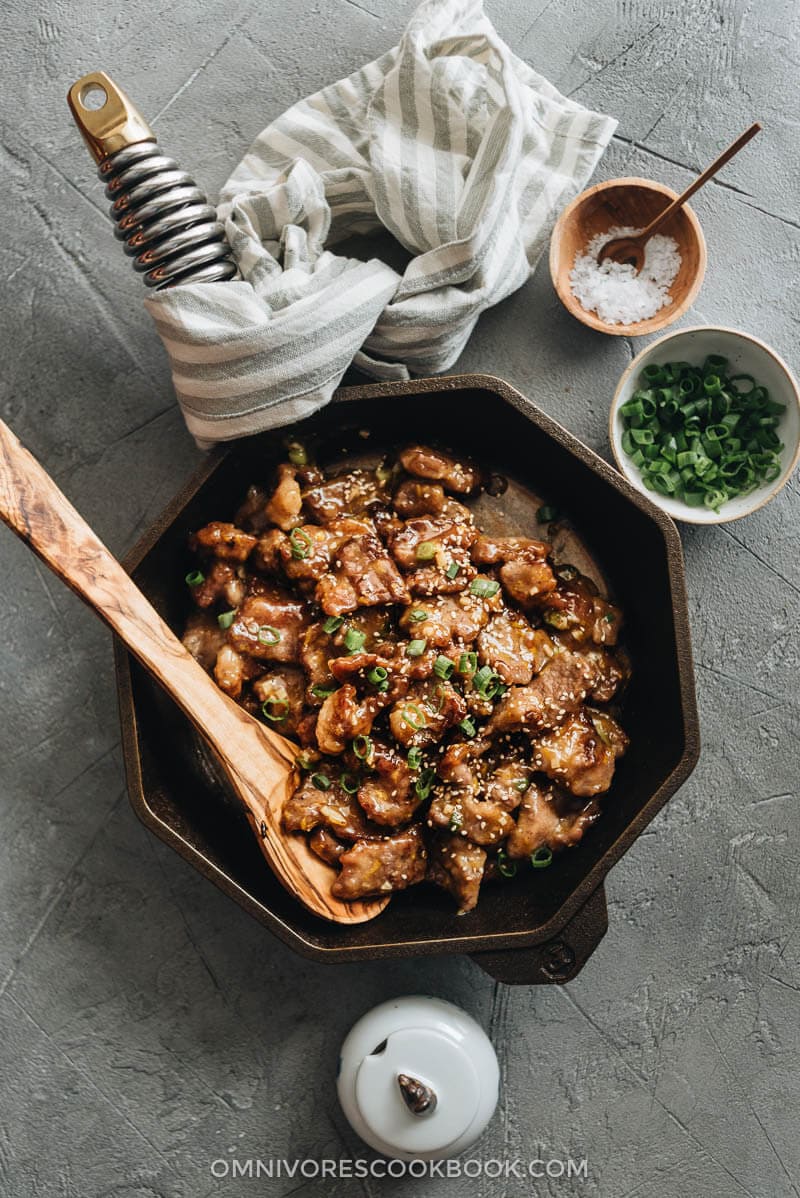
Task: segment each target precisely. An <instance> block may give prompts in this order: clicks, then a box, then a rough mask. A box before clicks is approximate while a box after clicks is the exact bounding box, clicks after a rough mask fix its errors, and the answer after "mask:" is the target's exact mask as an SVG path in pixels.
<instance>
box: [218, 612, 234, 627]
mask: <svg viewBox="0 0 800 1198" xmlns="http://www.w3.org/2000/svg"><path fill="white" fill-rule="evenodd" d="M235 619H236V611H235V610H234V611H221V612H220V613H219V615H218V616H217V623H218V624H219V626H220V628H222V629H223V631H225V630H227V629H228V628H230V626H231V624H232V623H233V621H234V620H235Z"/></svg>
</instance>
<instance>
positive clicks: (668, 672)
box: [117, 375, 699, 983]
mask: <svg viewBox="0 0 800 1198" xmlns="http://www.w3.org/2000/svg"><path fill="white" fill-rule="evenodd" d="M292 439H302V440H303V441H306V442H312V441H313V443H314V445H315V446H316V448H317V456H318V460H319V461H320V462H321V464H323V465H330V464H336V463H342V464H352V463H354V462H358V461H368V462H370V463H371V462H375V461H376V460H378V459H379V457H380V456H381V455H382V453H383V452H384V451H387V450H389V451H391V450H395V449H397V448H399V447H400V446H401V445H403V444H405V443H408V442H410V441H412V440H432V441H434V442H437V443H440V444H442V445H444V446H449V447H451V448H453V449H455V450H458V451H461V452H462V453H464V454H469V455H470V456H472V457H474V458H476V459H477V460H478V462H479V463H480V464H481V465H482V466H483V467H484V468H485V469H487V470H489V471H493V472H495V473H497V474H499V475H501V476H503V477H505V478H507V479H508V480H509V487H508V490H507V491H506V493H505V494H504V495H503V496H502V497H500V498H499V499H491V498H488V497H483V498H481V499H480V500H479V501H478V502H479V510H478V519H479V522H480V523H481V524H482V525H483V526H484V527H486V528H487V530H488V531H496V532H499V531H501V529H505V530H507V531H510V532H514V531H520V530H522V531H526V532H528V533H529V534H532V535H537V533H540V532H541V529H540V528H539V526H538V525H537V524H536V521H535V512H536V510H537V508H538V507H539V505H540V503H541V502H542V501H546V502H547V503H548V504H551V505H554V506H556V507H557V508H558V509H560V510H561V511H563V512H564V513H565V515H566V521H565V523H564V525H563V526H562V527H561V529H560V531H559V533H558V535H557V536H556V538H555V543H556V545H557V548H558V550H559V554H558V555H559V557H560V559H561V560H567V559H569V560H572V561H574V562H575V564H576V565H578V566H579V567H580V568H582V569H584V570H586V571H587V572H588V573H591V574H593V575H594V577H595V578H596V579H597V580H598V581H599V582H600V583H601V585H604V586H606V587H607V589H608V590H609V591H610V593H611V594H612V596H613V598H614V599H615V600H616V601H617V602H619V603H620V605H621V606H622V608H623V611H624V613H625V618H626V626H625V646H626V649H627V650H628V652H629V654H630V657H631V659H632V665H633V678H632V682H631V685H630V687H629V688H628V690H627V692H626V693H625V695H624V697H623V699H622V702H621V707H620V713H619V714H620V718H621V721H622V724H623V726H624V727H625V729H626V731H627V732H628V734H629V735H630V737H631V748H630V750H629V752H628V754H627V756H626V757H625V758H624V759H623V760H622V761H620V762H619V763H618V767H617V773H616V776H615V779H614V783H613V786H612V789H611V791H610V793H609V794H608V796H606V797H605V799H604V801H603V806H604V811H603V816H602V818H601V819H600V820H599V821H598V823H597V824H596V825H595V826H594V827H593V828H592V829H590V831H589V832H588V833H587V834H586V836H585V837H584V839H583V841H582V842H581V843H580V844H579V845H578V846H577V847H576V848H574V849H570V850H567V851H565V852H564V853H561V854H559V855H557V856H556V858H555V860H554V862H553V865H552V866H551V867H550V868H549V869H547V870H541V871H530V870H520V871H519V873H518V875H517V877H516V878H514V879H513V880H508V881H504V882H502V883H492V884H487V885H485V886H484V888H483V890H482V892H481V898H480V901H479V904H478V907H477V908H476V910H475V911H473V912H471V913H470V914H468V915H465V916H457V915H456V914H455V912H454V909H453V901H452V899H451V898H450V896H448V895H446V894H444V893H443V892H440V891H438V890H436V889H435V888H434V887H432V886H428V885H423V886H416V887H413V888H411V889H410V890H408V891H406V892H403V893H400V894H398V895H395V896H394V897H393V899H392V902H391V903H390V905H389V907H388V909H387V910H386V911H385V912H384V913H383V914H382V915H380V916H379V917H378V918H377V919H376V920H374V921H373V922H371V923H368V924H364V925H360V926H356V927H347V928H341V927H337V926H334V925H330V924H326V923H325V922H324V921H322V920H319V919H316V918H315V917H314V916H312V915H310V914H309V913H308V912H306V911H304V910H303V909H302V908H301V907H300V905H299V904H298V903H297V902H295V901H294V900H292V898H291V897H290V896H289V895H288V894H286V892H285V891H283V889H282V887H281V886H280V885H279V884H278V883H277V882H276V880H275V879H274V878H273V877H272V876H271V875H270V874H269V871H268V870H266V869H265V867H264V864H263V858H262V857H261V855H260V853H259V851H258V848H257V847H256V846H254V845H253V843H252V840H251V837H250V832H249V830H248V828H247V827H246V826H245V825H244V823H243V821H242V820H241V819H240V818H239V814H238V812H237V811H236V810H235V809H234V808H232V807H231V805H230V803H229V801H228V800H227V798H226V795H225V789H224V784H223V783H222V782H221V781H220V779H219V778H218V776H217V775H216V773H215V771H214V770H213V769H212V768H210V767H209V762H208V759H207V756H206V754H205V753H204V751H203V750H202V748H201V747H200V744H199V742H198V740H197V739H196V737H195V735H194V734H193V732H192V730H191V728H190V726H189V725H188V723H187V722H186V721H185V720H184V719H183V717H182V716H181V715H180V713H179V712H178V711H177V710H176V709H175V708H174V707H173V706H172V705H171V704H170V703H169V701H168V700H166V699H165V697H164V696H163V695H162V693H161V692H160V690H159V689H158V688H157V687H156V686H155V685H154V684H153V683H152V682H151V681H150V679H149V678H148V677H147V676H146V675H145V674H144V672H143V671H142V670H141V669H140V668H139V667H138V665H137V664H136V663H135V662H134V661H132V660H131V659H129V657H128V655H127V653H126V652H125V651H124V650H123V649H121V648H120V647H119V646H117V671H118V686H119V697H120V712H121V720H122V731H123V746H124V752H125V760H126V769H127V773H128V784H129V790H130V794H131V801H132V803H133V806H134V809H135V810H136V812H137V814H138V815H139V816H140V818H141V819H142V820H143V821H144V822H145V824H146V825H147V826H148V827H150V828H151V829H152V830H153V831H154V832H155V833H156V834H157V835H158V836H160V837H161V838H162V839H163V840H165V841H166V842H167V843H169V844H171V845H172V846H173V847H174V848H175V849H176V850H177V851H178V852H179V853H180V854H181V855H182V856H183V857H185V858H186V859H187V860H188V861H190V862H191V863H192V864H193V865H195V867H196V868H198V869H199V870H200V871H201V872H202V873H204V874H205V875H206V876H207V877H209V878H210V879H211V880H212V881H214V882H215V883H216V884H217V885H218V886H219V887H220V888H221V889H223V890H224V891H226V893H228V894H229V895H231V897H233V898H235V899H236V901H237V902H239V903H240V905H241V906H243V907H244V908H245V909H246V910H248V911H250V912H251V914H253V915H254V916H255V917H256V918H257V919H259V920H260V921H261V922H262V923H264V924H266V925H267V926H268V927H269V928H270V929H271V930H272V931H273V932H274V933H276V934H277V935H278V936H280V937H281V939H283V940H284V941H286V942H287V943H288V944H289V945H291V947H293V948H294V949H295V950H296V951H299V952H301V953H303V954H304V955H307V956H311V957H314V958H317V959H323V960H332V961H344V960H358V959H362V960H363V959H370V958H377V957H384V956H412V955H421V954H430V953H446V952H469V953H471V954H474V955H475V959H476V960H477V961H478V962H479V963H480V964H481V965H482V966H483V967H484V968H486V969H487V970H488V971H489V972H490V973H491V974H492V975H493V976H495V977H497V978H498V979H499V980H502V981H508V982H528V983H530V982H548V981H558V982H562V981H567V980H569V978H571V977H573V976H574V975H575V974H576V973H577V972H578V971H579V969H580V968H581V967H582V965H583V964H584V963H585V961H586V959H587V958H588V956H589V955H590V954H591V952H592V951H593V949H594V948H595V947H596V945H597V943H598V942H599V940H600V939H601V938H602V936H603V934H604V933H605V931H606V928H607V926H608V924H607V914H606V905H605V895H604V892H603V888H602V885H601V883H602V880H603V878H604V877H605V874H606V873H607V872H608V870H609V869H610V868H611V866H612V865H613V864H614V863H615V862H616V861H617V860H618V859H619V858H620V856H621V855H622V854H623V853H624V852H625V851H626V849H628V848H629V847H630V845H631V844H632V843H633V841H634V840H635V839H636V837H637V836H638V835H639V833H640V832H641V831H642V830H643V828H644V827H645V826H646V825H647V824H648V823H649V821H650V820H651V819H652V818H653V816H654V815H655V814H656V812H657V811H658V810H659V809H660V808H661V807H662V806H663V805H664V803H665V802H666V801H667V799H668V798H670V796H671V795H672V794H674V792H675V791H676V790H677V789H678V787H679V786H680V785H681V784H682V782H683V781H685V779H686V778H687V777H688V776H689V774H690V773H691V771H692V769H693V768H694V765H695V764H696V761H697V757H698V754H699V733H698V725H697V713H696V706H695V697H694V683H693V672H692V661H691V648H690V643H689V631H688V619H687V610H686V594H685V583H684V572H683V559H682V554H681V546H680V539H679V537H678V534H677V531H676V529H675V526H674V525H673V524H672V522H671V521H670V520H669V518H668V517H667V516H665V515H664V514H663V513H662V512H661V511H660V510H659V509H658V508H657V507H655V505H653V504H651V503H650V502H649V501H648V500H647V499H646V498H644V497H643V496H641V495H640V494H639V493H638V492H637V491H636V490H635V489H634V488H633V487H631V486H630V485H629V484H628V483H627V482H626V481H625V480H624V479H623V478H622V477H621V476H620V475H619V474H617V473H616V471H614V470H613V469H612V468H611V467H610V466H608V465H607V464H606V463H605V462H604V461H602V459H600V458H598V457H597V456H596V455H595V454H594V453H592V451H591V450H589V449H587V448H586V447H585V446H583V445H582V444H581V443H580V442H578V441H577V440H576V439H575V438H574V437H572V436H571V435H570V434H569V433H567V432H566V431H565V430H564V429H563V428H561V427H560V426H559V425H557V424H555V423H554V422H553V421H552V420H550V418H549V417H547V416H546V415H545V414H544V413H542V412H540V411H539V410H538V409H537V408H535V407H534V406H533V405H532V404H531V403H530V402H529V401H527V400H526V399H525V398H524V397H523V396H522V395H520V394H519V392H517V391H515V390H514V389H513V388H512V387H510V386H509V385H508V384H507V383H504V382H502V381H501V380H499V379H495V378H492V377H491V376H485V375H477V376H453V377H450V378H438V379H426V380H415V381H414V382H409V383H392V384H374V385H370V386H366V387H358V388H345V389H343V390H341V391H339V392H338V393H337V396H336V397H335V400H334V402H333V403H332V404H331V405H330V406H329V407H328V408H326V409H324V410H323V411H322V412H320V413H318V414H317V415H315V416H314V417H312V418H310V419H308V420H306V421H304V422H302V424H300V425H295V426H292V427H290V428H288V429H282V430H280V432H276V433H273V434H265V435H263V436H261V437H257V438H251V439H249V440H247V441H243V442H238V443H235V444H234V445H233V446H232V447H229V448H227V449H222V450H219V451H216V452H215V453H213V454H212V455H210V457H209V459H208V460H207V462H206V463H204V464H203V466H202V467H201V468H200V470H199V471H198V472H197V474H196V475H195V476H194V477H193V478H192V479H191V480H190V481H189V483H188V484H187V486H186V487H185V488H184V490H183V491H182V492H181V493H180V494H179V495H178V496H177V497H176V499H175V500H174V501H173V502H172V504H170V506H169V508H168V509H167V510H166V511H165V512H164V513H163V515H162V516H161V517H160V519H159V520H158V521H157V522H156V523H155V524H154V525H153V527H152V528H151V529H150V530H149V531H148V532H147V533H146V534H145V535H144V536H143V538H142V539H141V541H140V542H139V544H138V545H137V546H136V548H135V549H134V550H133V551H132V553H131V554H130V555H129V557H128V559H127V561H126V563H125V564H126V566H127V568H128V569H129V570H130V571H131V572H132V573H133V576H134V578H135V580H136V582H137V584H138V585H139V586H140V587H141V589H142V590H143V591H144V593H145V594H146V595H147V596H148V598H149V599H150V600H151V602H152V603H153V604H154V606H155V607H156V608H157V610H158V611H159V612H160V613H161V615H162V616H163V617H164V618H165V619H166V621H167V623H168V624H169V625H170V626H171V627H172V628H173V629H175V630H176V631H178V632H180V631H181V630H182V627H183V623H184V621H185V619H186V615H187V612H188V609H189V600H188V597H187V593H186V586H185V583H184V575H185V573H186V571H187V569H189V568H190V566H191V564H192V563H191V561H190V557H189V554H188V550H187V538H188V534H189V533H190V532H191V531H192V530H193V529H196V528H199V527H201V526H202V525H203V524H205V523H207V522H208V521H209V520H212V519H226V518H230V517H231V516H232V513H233V512H234V511H235V510H236V507H237V506H238V504H239V503H240V502H241V500H242V498H243V495H244V492H245V490H246V488H247V485H248V484H249V483H250V482H251V481H257V480H264V481H268V480H269V477H270V473H271V471H272V469H273V467H274V465H275V464H276V463H277V462H278V461H280V460H281V459H282V458H283V457H284V456H285V444H286V441H287V440H292ZM498 513H503V516H502V518H501V519H500V523H499V525H497V524H494V523H493V522H494V521H495V520H496V519H497V518H498Z"/></svg>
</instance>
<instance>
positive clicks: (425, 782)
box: [414, 766, 436, 802]
mask: <svg viewBox="0 0 800 1198" xmlns="http://www.w3.org/2000/svg"><path fill="white" fill-rule="evenodd" d="M435 777H436V771H435V770H434V769H432V768H431V767H430V766H428V768H427V769H424V770H423V771H422V772H421V774H420V775H419V777H418V778H417V780H416V782H415V783H414V790H415V791H416V793H417V798H418V799H419V800H420V802H423V801H424V800H425V799H427V797H428V795H429V794H430V793H431V789H432V787H433V781H434V778H435Z"/></svg>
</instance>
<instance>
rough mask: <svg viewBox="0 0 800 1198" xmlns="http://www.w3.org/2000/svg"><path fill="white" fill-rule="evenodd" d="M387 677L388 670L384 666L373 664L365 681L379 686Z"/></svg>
mask: <svg viewBox="0 0 800 1198" xmlns="http://www.w3.org/2000/svg"><path fill="white" fill-rule="evenodd" d="M388 677H389V671H388V670H387V669H386V668H385V667H384V666H373V667H372V669H371V670H369V671H368V673H367V682H371V683H372V685H373V686H379V685H380V683H381V682H385V681H386V679H387V678H388Z"/></svg>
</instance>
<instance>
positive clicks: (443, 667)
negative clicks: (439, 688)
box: [433, 653, 455, 682]
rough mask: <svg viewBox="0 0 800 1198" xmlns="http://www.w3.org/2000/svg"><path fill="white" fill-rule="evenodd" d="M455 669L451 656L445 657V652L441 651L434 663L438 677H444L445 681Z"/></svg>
mask: <svg viewBox="0 0 800 1198" xmlns="http://www.w3.org/2000/svg"><path fill="white" fill-rule="evenodd" d="M454 669H455V665H454V664H453V662H452V661H451V660H450V658H449V657H445V655H444V654H443V653H440V654H439V656H438V657H437V658H436V661H435V662H434V663H433V672H434V674H435V675H436V676H437V678H443V679H444V680H445V682H446V681H447V679H448V678H449V677H450V675H451V674H452V672H453V670H454Z"/></svg>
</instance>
